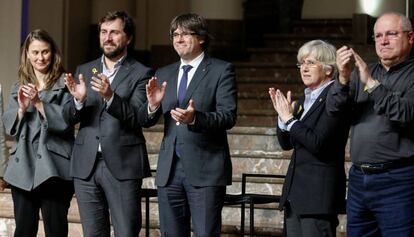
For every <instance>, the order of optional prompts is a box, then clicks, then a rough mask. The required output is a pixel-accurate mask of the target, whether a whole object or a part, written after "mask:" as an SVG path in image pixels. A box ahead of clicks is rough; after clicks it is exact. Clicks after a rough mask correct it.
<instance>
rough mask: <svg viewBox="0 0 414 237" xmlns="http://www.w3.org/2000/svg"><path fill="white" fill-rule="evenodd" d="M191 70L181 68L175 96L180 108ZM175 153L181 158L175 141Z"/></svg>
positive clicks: (187, 67)
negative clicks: (181, 74) (181, 73)
mask: <svg viewBox="0 0 414 237" xmlns="http://www.w3.org/2000/svg"><path fill="white" fill-rule="evenodd" d="M191 68H193V66H191V65H184V66H182V69H183V76H182V77H181V81H180V86H179V87H178V95H177V102H178V107H180V108H184V104H183V100H184V97H185V93H186V91H187V81H188V72H189V71H190V70H191ZM177 125H179V123H178V122H177ZM175 153H176V154H177V156H178V157H180V156H181V147H180V145H179V144H178V141H177V140H176V141H175Z"/></svg>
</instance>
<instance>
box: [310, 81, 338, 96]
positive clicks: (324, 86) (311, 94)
mask: <svg viewBox="0 0 414 237" xmlns="http://www.w3.org/2000/svg"><path fill="white" fill-rule="evenodd" d="M333 82H334V80H330V81H329V82H327V83H325V84H323V85H322V86H320V87H318V88H316V89H315V90H312V89H310V88H306V89H305V97H307V98H310V99H312V100H316V98H318V97H319V95H320V94H321V93H322V91H323V90H324V89H325V88H326V87H327V86H329V85H330V84H331V83H333Z"/></svg>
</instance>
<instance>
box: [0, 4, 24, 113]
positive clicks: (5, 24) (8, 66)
mask: <svg viewBox="0 0 414 237" xmlns="http://www.w3.org/2000/svg"><path fill="white" fill-rule="evenodd" d="M21 7H22V6H21V1H16V0H1V1H0V35H1V37H0V45H1V51H0V52H1V53H0V72H1V74H0V83H1V84H2V87H3V91H4V92H3V93H4V94H3V98H4V100H5V101H4V106H5V107H6V108H7V104H8V101H9V93H10V88H11V86H12V84H13V83H14V82H15V81H16V80H17V69H18V65H19V57H20V53H19V52H20V25H21V24H20V22H21V11H22V10H21Z"/></svg>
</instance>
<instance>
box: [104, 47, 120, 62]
mask: <svg viewBox="0 0 414 237" xmlns="http://www.w3.org/2000/svg"><path fill="white" fill-rule="evenodd" d="M125 47H126V46H118V47H115V49H114V50H112V51H106V52H105V49H104V47H102V46H101V51H102V52H103V54H104V55H105V57H107V58H109V59H113V58H117V57H118V56H120V55H122V54H123V52H124V50H125Z"/></svg>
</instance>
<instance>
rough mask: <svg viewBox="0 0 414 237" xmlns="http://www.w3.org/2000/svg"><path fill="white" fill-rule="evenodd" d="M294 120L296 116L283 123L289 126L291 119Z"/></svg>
mask: <svg viewBox="0 0 414 237" xmlns="http://www.w3.org/2000/svg"><path fill="white" fill-rule="evenodd" d="M295 120H296V118H295V117H292V118H290V119H289V120H288V121H286V122H285V125H286V126H289V124H291V123H292V122H293V121H295Z"/></svg>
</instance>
